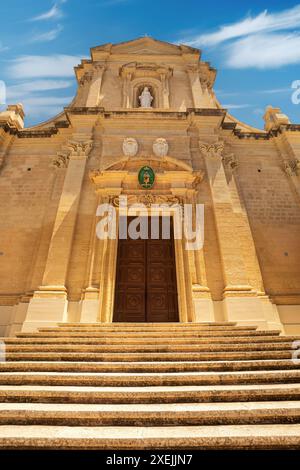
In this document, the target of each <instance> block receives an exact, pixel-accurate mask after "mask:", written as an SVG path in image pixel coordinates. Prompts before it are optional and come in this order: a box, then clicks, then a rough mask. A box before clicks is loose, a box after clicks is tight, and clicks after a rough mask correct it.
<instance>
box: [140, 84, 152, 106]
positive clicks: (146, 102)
mask: <svg viewBox="0 0 300 470" xmlns="http://www.w3.org/2000/svg"><path fill="white" fill-rule="evenodd" d="M139 100H140V104H141V108H152V106H151V103H152V101H153V96H152V95H151V93H150V91H149V88H148V87H147V86H145V88H144V89H143V91H142V94H141V95H140V96H139Z"/></svg>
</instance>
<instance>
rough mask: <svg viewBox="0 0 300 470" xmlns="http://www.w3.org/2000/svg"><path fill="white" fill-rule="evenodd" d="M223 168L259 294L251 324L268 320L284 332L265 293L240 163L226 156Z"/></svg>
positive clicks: (249, 270)
mask: <svg viewBox="0 0 300 470" xmlns="http://www.w3.org/2000/svg"><path fill="white" fill-rule="evenodd" d="M223 165H224V167H225V169H226V173H227V177H228V188H229V191H230V195H231V200H232V206H233V211H234V213H235V216H236V220H237V223H238V228H239V235H240V240H241V251H242V256H243V259H244V263H245V268H246V272H247V276H248V280H249V284H250V285H251V287H252V289H253V290H254V291H256V293H257V298H255V299H252V300H251V302H252V303H253V304H256V306H255V308H253V309H252V311H249V313H248V316H249V321H252V323H253V324H259V323H260V322H261V321H262V319H264V320H263V321H267V324H268V326H269V328H271V329H281V327H282V325H281V321H280V317H279V314H278V311H277V309H276V306H275V305H273V304H272V303H271V301H270V299H269V297H268V296H267V295H266V293H265V289H264V283H263V278H262V273H261V270H260V266H259V262H258V258H257V254H256V248H255V243H254V240H253V236H252V232H251V228H250V223H249V219H248V214H247V210H246V207H245V205H244V199H243V194H242V190H241V188H240V187H239V181H238V178H237V168H238V160H237V158H236V156H235V155H234V154H233V153H229V154H225V155H224V156H223ZM248 302H249V301H248ZM250 315H251V317H250ZM262 326H263V325H262Z"/></svg>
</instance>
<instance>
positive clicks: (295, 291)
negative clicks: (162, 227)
mask: <svg viewBox="0 0 300 470" xmlns="http://www.w3.org/2000/svg"><path fill="white" fill-rule="evenodd" d="M75 74H76V78H77V82H78V91H77V94H76V96H75V98H74V100H73V101H72V103H71V104H70V105H69V106H68V107H67V108H65V109H64V110H63V112H62V113H61V114H59V115H58V116H56V117H53V118H52V119H50V120H49V121H47V122H44V123H42V124H39V125H36V126H33V127H30V128H24V124H23V118H24V112H23V108H22V106H21V105H19V104H17V105H10V106H8V108H7V110H6V111H4V112H2V113H0V166H1V169H0V172H1V173H0V194H1V203H0V227H1V238H0V254H1V256H0V325H1V334H2V335H3V336H4V335H5V336H8V335H13V334H14V333H15V332H17V331H20V330H22V331H23V332H28V331H33V330H36V329H37V328H39V327H41V326H44V327H48V326H54V325H56V324H57V323H58V322H73V323H76V322H81V323H89V322H93V323H95V322H106V323H107V322H113V321H121V322H132V321H134V322H139V321H144V322H159V321H163V322H168V321H180V322H238V323H239V325H258V327H259V328H260V329H281V330H282V331H284V332H285V333H287V334H295V333H296V334H297V333H300V237H299V233H300V125H297V124H291V123H290V121H289V119H288V117H287V116H286V115H284V114H282V113H281V111H280V109H278V108H273V107H268V108H267V110H266V113H265V116H264V119H265V130H259V129H255V128H253V127H251V126H249V125H247V124H244V123H242V122H239V121H238V120H237V119H236V118H234V117H233V116H231V115H230V114H229V113H228V112H227V110H226V109H223V108H222V105H221V104H220V103H219V101H218V99H217V97H216V96H215V93H214V91H213V85H214V81H215V77H216V70H215V69H214V68H212V67H211V66H210V64H209V63H207V62H203V61H202V60H201V54H200V51H199V50H197V49H194V48H191V47H188V46H184V45H180V46H177V45H173V44H169V43H166V42H162V41H158V40H154V39H152V38H149V37H143V38H140V39H136V40H133V41H128V42H124V43H119V44H105V45H103V46H98V47H94V48H92V49H91V59H89V60H86V59H84V60H82V62H81V64H80V65H78V66H77V67H75ZM143 93H146V94H145V95H144V96H145V100H144V101H142V100H141V98H140V97H141V96H142V94H143ZM149 97H150V100H149V99H148V98H149ZM147 100H148V101H147ZM147 103H148V105H147ZM143 167H148V168H150V170H151V171H152V172H153V175H154V176H155V181H154V184H153V185H152V184H150V183H149V187H146V188H145V187H143V186H142V185H141V182H140V181H139V179H138V174H139V171H140V169H141V168H143ZM148 177H149V175H148ZM120 196H127V198H128V201H130V202H134V203H135V202H140V203H144V205H145V207H146V212H147V208H148V207H149V205H150V203H164V204H165V205H166V204H168V203H174V202H176V203H178V204H179V205H180V206H182V205H183V204H192V206H193V207H195V205H196V204H203V205H204V245H203V247H202V248H199V249H196V250H186V249H185V240H179V239H174V237H171V239H170V240H161V239H158V240H155V241H154V240H142V241H141V240H129V239H128V240H118V239H106V240H103V239H100V238H98V237H97V236H96V228H97V224H98V222H99V220H100V219H99V216H98V215H97V207H98V206H99V204H102V203H110V204H112V205H113V207H115V208H116V213H118V211H119V203H120ZM144 216H146V214H144Z"/></svg>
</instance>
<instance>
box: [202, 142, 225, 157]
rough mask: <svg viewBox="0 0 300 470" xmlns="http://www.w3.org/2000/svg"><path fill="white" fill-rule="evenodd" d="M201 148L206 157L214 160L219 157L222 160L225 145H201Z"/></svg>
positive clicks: (221, 143)
mask: <svg viewBox="0 0 300 470" xmlns="http://www.w3.org/2000/svg"><path fill="white" fill-rule="evenodd" d="M199 148H200V150H201V152H202V153H203V155H204V156H205V157H209V158H213V157H218V158H222V152H223V150H224V143H223V142H219V143H216V144H203V143H202V142H200V143H199Z"/></svg>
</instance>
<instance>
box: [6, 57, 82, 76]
mask: <svg viewBox="0 0 300 470" xmlns="http://www.w3.org/2000/svg"><path fill="white" fill-rule="evenodd" d="M80 61H81V58H80V57H79V56H72V55H63V54H55V55H49V56H39V55H25V56H21V57H18V58H17V59H15V60H13V61H11V64H10V65H9V66H8V67H7V70H6V72H7V74H8V75H9V76H10V77H11V78H15V77H18V78H20V79H24V78H38V77H48V78H51V77H73V76H74V70H73V68H74V66H75V65H77V64H78V63H80Z"/></svg>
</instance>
